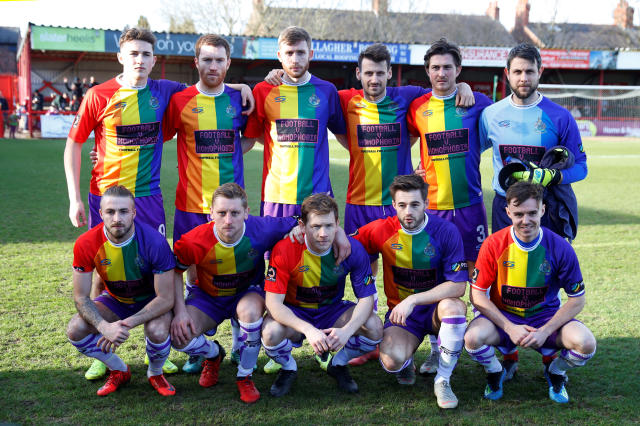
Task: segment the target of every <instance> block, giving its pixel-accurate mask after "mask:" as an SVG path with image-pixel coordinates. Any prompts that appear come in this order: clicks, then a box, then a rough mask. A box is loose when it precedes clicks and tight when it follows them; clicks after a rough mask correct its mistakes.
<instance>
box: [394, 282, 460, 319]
mask: <svg viewBox="0 0 640 426" xmlns="http://www.w3.org/2000/svg"><path fill="white" fill-rule="evenodd" d="M466 285H467V283H466V282H465V281H460V282H458V281H445V282H443V283H440V284H438V285H437V286H435V287H434V288H432V289H431V290H428V291H423V292H421V293H416V294H412V295H410V296H407V297H406V298H405V299H404V300H402V301H401V302H400V303H398V304H397V305H396V306H395V307H394V308H393V310H392V311H391V314H390V315H389V320H390V321H391V322H392V323H394V324H400V325H407V324H406V321H407V318H409V315H411V312H413V309H414V308H415V307H416V306H419V305H431V304H433V303H437V302H439V301H441V300H444V299H447V298H450V297H452V298H455V297H462V296H464V292H465V289H466Z"/></svg>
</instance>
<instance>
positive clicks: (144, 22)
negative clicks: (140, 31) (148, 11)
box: [137, 15, 151, 30]
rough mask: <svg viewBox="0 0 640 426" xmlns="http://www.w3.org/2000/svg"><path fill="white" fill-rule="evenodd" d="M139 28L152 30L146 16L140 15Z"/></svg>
mask: <svg viewBox="0 0 640 426" xmlns="http://www.w3.org/2000/svg"><path fill="white" fill-rule="evenodd" d="M137 27H138V28H145V29H147V30H150V29H151V25H149V20H148V19H147V17H146V16H144V15H140V17H139V18H138V24H137Z"/></svg>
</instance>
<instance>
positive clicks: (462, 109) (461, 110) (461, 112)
mask: <svg viewBox="0 0 640 426" xmlns="http://www.w3.org/2000/svg"><path fill="white" fill-rule="evenodd" d="M465 115H467V109H466V108H465V107H456V117H464V116H465Z"/></svg>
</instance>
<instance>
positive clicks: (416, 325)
mask: <svg viewBox="0 0 640 426" xmlns="http://www.w3.org/2000/svg"><path fill="white" fill-rule="evenodd" d="M436 309H438V304H437V303H432V304H431V305H418V306H416V307H415V308H413V312H411V315H409V318H407V325H398V324H394V323H392V322H391V321H389V316H390V315H391V310H389V311H387V314H386V315H385V316H384V328H388V327H400V328H402V329H405V330H407V331H408V332H409V333H411V334H413V335H414V336H416V337H417V338H418V342H419V343H418V344H420V343H422V340H424V336H426V335H427V334H438V333H436V332H435V330H434V329H433V315H434V314H435V312H436Z"/></svg>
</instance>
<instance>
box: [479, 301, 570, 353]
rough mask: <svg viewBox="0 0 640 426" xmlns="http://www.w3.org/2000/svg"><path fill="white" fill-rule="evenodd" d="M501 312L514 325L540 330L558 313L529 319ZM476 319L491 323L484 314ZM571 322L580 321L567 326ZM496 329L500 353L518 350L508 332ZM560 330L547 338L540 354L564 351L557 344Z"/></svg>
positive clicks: (539, 350) (539, 349)
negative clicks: (523, 325)
mask: <svg viewBox="0 0 640 426" xmlns="http://www.w3.org/2000/svg"><path fill="white" fill-rule="evenodd" d="M500 312H501V313H502V315H504V316H505V317H507V319H508V320H509V321H511V322H512V323H514V324H525V325H529V326H531V327H535V328H540V327H542V326H543V325H545V324H546V323H548V322H549V320H550V319H551V317H553V316H554V315H555V313H556V311H549V312H544V313H543V314H541V315H538V316H537V317H535V318H531V319H528V318H522V317H519V316H517V315H513V314H511V313H509V312H505V311H500ZM476 318H486V319H487V320H489V321H491V320H490V319H489V318H487V317H485V316H484V315H482V314H480V315H478V316H476ZM473 321H475V318H474V319H473ZM473 321H471V322H473ZM571 321H578V320H577V319H575V318H574V319H571V320H569V321H568V322H567V324H568V323H570V322H571ZM578 322H580V323H581V324H582V322H581V321H578ZM469 325H471V324H469ZM494 325H495V324H494ZM563 327H564V325H563ZM560 328H562V327H560ZM560 328H558V330H560ZM496 329H497V330H498V334H499V335H500V343H498V345H496V346H497V347H498V349H499V350H500V352H502V353H503V354H508V353H511V352H513V350H514V349H515V348H516V346H517V345H516V344H515V343H513V342H512V341H511V338H510V337H509V335H508V334H507V332H506V331H504V330H503V329H501V328H500V327H498V326H497V325H496ZM558 330H556V331H554V332H553V333H551V334H550V335H549V337H547V340H546V341H545V342H544V344H543V345H542V346H541V347H539V348H538V349H536V350H537V351H538V352H540V353H541V354H542V355H545V356H548V355H553V354H554V353H556V352H557V351H558V350H560V349H562V348H561V347H560V346H558V345H557V344H556V340H558Z"/></svg>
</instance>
